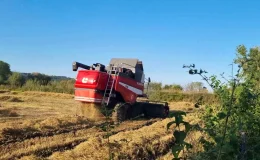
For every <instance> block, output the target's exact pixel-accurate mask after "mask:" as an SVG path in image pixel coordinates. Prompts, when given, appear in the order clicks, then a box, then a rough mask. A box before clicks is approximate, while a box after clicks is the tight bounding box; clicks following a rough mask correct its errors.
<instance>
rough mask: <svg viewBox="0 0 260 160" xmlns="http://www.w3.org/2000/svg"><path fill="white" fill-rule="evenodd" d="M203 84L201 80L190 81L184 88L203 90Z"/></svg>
mask: <svg viewBox="0 0 260 160" xmlns="http://www.w3.org/2000/svg"><path fill="white" fill-rule="evenodd" d="M203 86H204V85H203V83H202V82H191V83H188V84H187V85H186V87H185V90H186V91H191V92H200V91H203V90H205V88H204V87H203Z"/></svg>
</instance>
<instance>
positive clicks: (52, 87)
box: [20, 80, 75, 94]
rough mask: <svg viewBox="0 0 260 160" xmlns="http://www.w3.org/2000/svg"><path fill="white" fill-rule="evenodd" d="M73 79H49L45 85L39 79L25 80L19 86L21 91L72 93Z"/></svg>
mask: <svg viewBox="0 0 260 160" xmlns="http://www.w3.org/2000/svg"><path fill="white" fill-rule="evenodd" d="M74 83H75V80H60V81H50V82H49V83H48V84H47V85H42V82H41V81H37V80H27V81H26V83H25V84H24V85H23V86H22V87H21V88H20V90H22V91H41V92H57V93H68V94H73V93H74Z"/></svg>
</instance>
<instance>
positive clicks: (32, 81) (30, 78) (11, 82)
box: [0, 61, 75, 94]
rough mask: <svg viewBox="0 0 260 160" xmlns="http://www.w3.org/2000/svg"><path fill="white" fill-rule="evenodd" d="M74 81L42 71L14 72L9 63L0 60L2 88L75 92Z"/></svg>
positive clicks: (0, 84) (0, 85)
mask: <svg viewBox="0 0 260 160" xmlns="http://www.w3.org/2000/svg"><path fill="white" fill-rule="evenodd" d="M74 82H75V80H74V79H69V78H63V77H59V76H49V75H45V74H42V73H29V74H25V73H18V72H12V71H11V70H10V65H9V64H8V63H6V62H4V61H0V88H1V89H11V90H21V91H43V92H58V93H69V94H73V93H74Z"/></svg>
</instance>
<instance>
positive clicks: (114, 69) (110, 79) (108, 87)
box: [102, 67, 119, 105]
mask: <svg viewBox="0 0 260 160" xmlns="http://www.w3.org/2000/svg"><path fill="white" fill-rule="evenodd" d="M118 74H119V71H118V68H117V67H112V69H111V70H109V72H108V80H107V84H106V89H105V92H104V96H103V99H102V105H104V104H105V105H108V104H109V101H110V98H111V96H112V91H113V87H114V84H115V81H116V77H117V75H118ZM112 75H115V77H114V78H113V76H112ZM106 99H107V101H106Z"/></svg>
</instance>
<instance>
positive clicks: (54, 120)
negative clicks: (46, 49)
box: [0, 91, 201, 160]
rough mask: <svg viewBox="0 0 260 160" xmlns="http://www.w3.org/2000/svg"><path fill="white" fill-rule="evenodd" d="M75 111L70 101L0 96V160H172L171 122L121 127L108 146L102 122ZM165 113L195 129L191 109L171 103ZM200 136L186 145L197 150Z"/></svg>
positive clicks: (66, 98)
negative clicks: (179, 114) (179, 115)
mask: <svg viewBox="0 0 260 160" xmlns="http://www.w3.org/2000/svg"><path fill="white" fill-rule="evenodd" d="M78 107H79V104H78V103H77V102H75V101H74V100H73V96H72V95H67V94H58V93H43V92H4V91H1V92H0V159H10V160H11V159H28V160H33V159H36V160H37V159H51V160H56V159H57V160H63V159H64V160H66V159H93V160H97V159H102V160H103V159H108V158H109V153H113V156H114V157H115V159H149V160H151V159H160V160H163V159H171V158H173V157H172V155H171V150H170V147H171V146H172V145H174V144H173V142H174V140H173V139H172V130H169V131H167V130H166V125H167V123H168V122H170V121H171V120H172V119H169V118H166V119H142V118H140V119H137V120H133V121H125V122H123V123H121V124H119V125H117V126H115V127H114V128H112V129H111V131H110V132H109V134H110V137H109V143H108V138H106V136H107V132H105V131H104V130H103V128H104V125H105V122H104V121H92V120H89V119H86V118H84V117H81V116H78V115H77V110H78ZM170 109H171V111H174V110H184V111H188V112H190V113H189V114H188V116H187V117H186V119H187V121H189V122H191V123H193V124H196V123H198V119H196V117H195V115H193V112H194V107H193V104H192V103H188V102H174V103H170ZM200 136H201V134H200V133H199V132H196V133H195V132H194V133H193V134H191V135H190V136H189V137H188V139H189V140H190V141H191V142H192V143H194V144H197V143H196V140H198V139H199V137H200ZM108 146H110V147H108ZM109 148H110V150H109ZM197 148H199V146H197Z"/></svg>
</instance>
